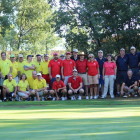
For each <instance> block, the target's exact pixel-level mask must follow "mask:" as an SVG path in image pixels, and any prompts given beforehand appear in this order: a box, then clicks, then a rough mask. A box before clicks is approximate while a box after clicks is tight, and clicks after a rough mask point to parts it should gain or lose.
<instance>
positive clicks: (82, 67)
mask: <svg viewBox="0 0 140 140" xmlns="http://www.w3.org/2000/svg"><path fill="white" fill-rule="evenodd" d="M76 69H77V71H78V72H79V73H85V72H87V59H84V60H83V61H81V60H80V59H79V60H77V61H76Z"/></svg>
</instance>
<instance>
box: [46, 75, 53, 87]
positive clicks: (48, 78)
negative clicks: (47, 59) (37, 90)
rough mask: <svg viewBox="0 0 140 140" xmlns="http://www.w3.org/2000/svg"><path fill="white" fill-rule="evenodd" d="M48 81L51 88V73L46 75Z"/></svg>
mask: <svg viewBox="0 0 140 140" xmlns="http://www.w3.org/2000/svg"><path fill="white" fill-rule="evenodd" d="M46 82H47V84H49V89H51V88H52V87H51V80H50V77H49V74H47V75H46Z"/></svg>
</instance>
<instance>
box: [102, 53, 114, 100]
mask: <svg viewBox="0 0 140 140" xmlns="http://www.w3.org/2000/svg"><path fill="white" fill-rule="evenodd" d="M111 59H112V55H111V54H107V60H108V61H107V62H104V65H103V79H104V81H105V85H104V94H103V95H102V97H101V98H102V99H103V98H106V96H107V92H108V86H109V87H110V96H111V98H114V94H113V92H114V81H115V80H116V64H115V62H113V61H112V60H111Z"/></svg>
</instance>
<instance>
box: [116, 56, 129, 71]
mask: <svg viewBox="0 0 140 140" xmlns="http://www.w3.org/2000/svg"><path fill="white" fill-rule="evenodd" d="M116 65H117V70H120V71H127V70H128V57H127V56H126V55H125V56H124V57H123V58H122V57H121V56H118V58H117V61H116Z"/></svg>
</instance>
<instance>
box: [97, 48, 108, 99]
mask: <svg viewBox="0 0 140 140" xmlns="http://www.w3.org/2000/svg"><path fill="white" fill-rule="evenodd" d="M96 60H97V62H98V64H99V70H100V79H99V84H98V86H97V97H99V90H100V85H101V93H102V95H103V93H104V80H103V75H102V73H103V64H104V62H106V61H107V59H106V58H105V57H103V51H102V50H99V51H98V57H97V58H96Z"/></svg>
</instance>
